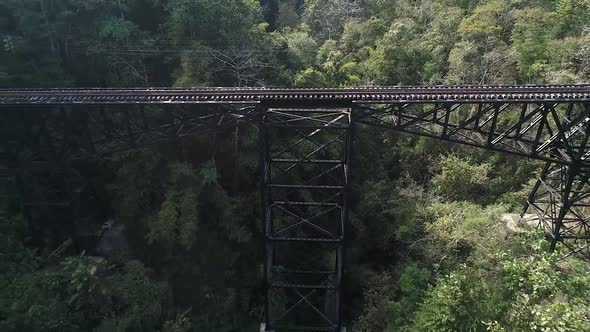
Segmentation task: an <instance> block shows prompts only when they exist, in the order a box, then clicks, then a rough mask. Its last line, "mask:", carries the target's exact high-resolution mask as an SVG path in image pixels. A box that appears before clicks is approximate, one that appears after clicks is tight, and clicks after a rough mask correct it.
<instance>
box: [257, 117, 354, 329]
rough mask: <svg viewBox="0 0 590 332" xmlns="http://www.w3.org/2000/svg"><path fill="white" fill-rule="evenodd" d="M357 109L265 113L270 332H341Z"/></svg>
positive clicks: (267, 318)
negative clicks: (293, 331)
mask: <svg viewBox="0 0 590 332" xmlns="http://www.w3.org/2000/svg"><path fill="white" fill-rule="evenodd" d="M351 116H352V114H351V108H350V107H348V108H328V109H326V108H322V109H317V108H275V107H272V106H270V107H264V108H261V119H260V122H259V144H260V148H261V154H260V163H261V172H262V174H261V175H262V185H261V188H262V190H261V208H262V213H261V219H262V220H261V221H262V229H263V234H264V251H265V262H264V288H265V293H266V300H265V301H266V302H265V309H264V311H265V321H264V328H265V329H266V331H275V330H279V331H280V330H281V329H299V330H314V331H340V330H341V327H342V307H341V292H342V275H343V271H344V237H345V230H346V227H347V224H348V190H349V182H350V180H349V178H350V177H349V175H350V171H349V166H350V154H351V149H352V139H353V136H352V133H353V130H352V121H351Z"/></svg>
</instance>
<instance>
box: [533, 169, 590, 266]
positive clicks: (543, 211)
mask: <svg viewBox="0 0 590 332" xmlns="http://www.w3.org/2000/svg"><path fill="white" fill-rule="evenodd" d="M589 176H590V164H588V163H585V162H582V161H580V162H576V163H573V164H570V165H560V164H557V163H552V162H548V163H547V164H546V165H545V167H544V168H543V171H542V172H541V175H540V176H539V179H538V180H537V182H536V183H535V186H534V187H533V191H532V192H531V194H530V195H529V198H528V201H527V204H526V206H525V210H524V213H526V212H527V211H528V210H532V211H531V212H533V213H535V214H537V216H538V220H539V227H540V228H541V229H543V230H544V231H545V232H546V233H547V234H548V236H549V237H550V240H551V245H550V250H551V251H554V250H555V249H556V247H557V245H558V244H559V243H561V244H562V245H564V246H565V247H566V248H567V253H565V256H566V257H567V256H570V255H573V254H584V255H587V254H589V253H590V184H589V183H588V180H589Z"/></svg>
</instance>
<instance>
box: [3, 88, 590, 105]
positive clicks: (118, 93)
mask: <svg viewBox="0 0 590 332" xmlns="http://www.w3.org/2000/svg"><path fill="white" fill-rule="evenodd" d="M496 100H501V101H510V100H514V101H540V100H543V101H590V84H570V85H506V86H500V85H490V86H477V85H467V86H399V87H363V88H350V89H279V88H120V89H117V88H105V89H102V88H61V89H0V105H37V104H62V105H63V104H175V103H177V104H191V103H194V104H198V103H210V102H214V103H246V104H247V103H260V102H277V101H278V102H281V101H285V102H286V101H300V102H325V101H335V102H353V103H358V102H361V103H362V102H374V103H380V102H383V103H391V102H400V101H412V102H439V101H456V102H473V101H496Z"/></svg>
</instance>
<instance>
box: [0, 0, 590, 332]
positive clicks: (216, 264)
mask: <svg viewBox="0 0 590 332" xmlns="http://www.w3.org/2000/svg"><path fill="white" fill-rule="evenodd" d="M0 38H1V39H2V44H1V45H0V87H58V86H59V87H61V86H71V87H78V86H84V87H86V86H92V87H120V86H181V87H183V86H186V87H189V86H235V87H238V86H239V87H246V86H267V87H354V86H368V85H375V86H380V85H398V84H401V85H414V84H421V85H425V84H463V83H469V84H516V83H518V84H524V83H567V82H589V81H590V1H589V0H557V1H549V0H547V1H539V0H487V1H469V0H261V1H258V0H0ZM0 117H1V115H0ZM0 121H1V123H0V130H1V132H0V137H4V136H2V135H4V134H7V133H11V134H13V133H17V135H18V133H19V130H21V129H22V128H24V127H23V126H27V125H30V123H32V122H33V119H28V118H14V119H13V118H8V117H2V118H0ZM27 121H29V122H27ZM9 144H10V142H8V141H7V140H4V139H3V140H2V141H1V142H0V145H2V147H1V148H0V153H3V152H4V151H8V150H10V148H9V147H8V146H9ZM17 150H18V147H17ZM354 150H355V160H354V161H353V169H354V170H355V171H354V173H353V174H354V175H353V179H352V182H353V189H352V193H351V197H352V198H351V200H352V206H351V209H352V211H351V216H350V218H351V230H352V231H351V233H350V239H349V241H348V250H347V251H348V255H347V259H348V264H349V268H348V271H347V277H346V290H345V303H346V307H345V313H346V315H345V316H346V318H347V320H348V322H347V325H348V326H352V327H353V328H354V331H367V332H369V331H370V332H372V331H416V332H418V331H420V332H421V331H449V332H450V331H495V332H499V331H572V332H573V331H590V267H589V266H588V265H587V263H586V262H585V261H584V260H583V259H580V258H579V257H578V258H577V257H570V258H568V259H567V260H562V261H558V258H559V257H560V255H561V254H562V252H559V251H558V252H557V253H555V254H549V253H547V247H548V242H547V241H546V240H545V238H544V237H545V236H544V234H542V233H539V232H537V231H535V230H534V229H533V227H530V226H526V225H519V226H518V228H516V229H515V228H514V227H507V225H506V224H507V222H506V220H505V218H503V217H505V216H506V214H507V213H520V212H521V210H522V207H523V206H524V204H525V201H526V195H527V194H528V192H529V191H530V188H531V186H532V183H533V182H532V181H533V180H534V179H535V177H536V175H537V173H538V172H539V170H540V167H541V166H542V164H541V163H540V162H537V161H532V160H528V159H522V158H518V157H515V156H511V155H505V154H500V153H494V152H490V151H485V150H479V149H476V148H472V147H467V146H459V145H454V144H451V143H446V142H442V141H437V140H432V139H428V138H424V137H417V136H410V135H407V134H402V133H397V132H392V131H387V130H384V129H378V128H376V127H364V126H360V125H359V128H358V130H357V133H356V138H355V143H354ZM27 153H28V152H27V151H26V150H24V149H21V150H20V151H17V154H18V158H19V159H26V157H27ZM257 162H258V152H257V141H256V131H255V129H254V128H250V127H245V128H244V129H240V130H222V131H220V132H218V133H216V134H206V135H195V136H191V137H187V138H185V139H183V140H181V141H177V142H169V143H164V144H160V145H154V146H150V147H145V148H141V149H136V150H131V151H125V152H122V153H118V154H115V155H113V156H110V157H109V158H108V159H105V160H91V161H88V162H87V163H85V164H83V166H81V167H78V168H77V172H79V173H80V174H81V177H83V178H84V179H86V181H87V182H88V188H92V190H89V191H88V192H84V193H83V196H84V197H85V198H84V203H85V204H86V205H84V208H83V210H84V211H82V212H84V213H85V218H84V220H79V221H76V222H77V230H76V231H75V232H72V231H70V230H69V229H70V228H69V227H71V225H70V224H69V223H68V222H66V220H67V218H68V217H67V216H62V215H50V216H48V215H43V214H40V215H37V216H35V218H37V219H39V218H40V216H41V217H43V218H45V219H43V222H40V223H39V224H37V225H31V224H29V223H27V217H30V216H26V215H25V214H26V209H24V208H23V206H24V204H23V202H22V200H21V199H20V198H19V195H18V193H19V190H18V188H22V187H28V188H39V187H40V186H43V185H47V184H42V183H37V182H35V181H33V180H30V179H26V178H25V181H24V182H25V183H16V182H15V181H5V182H2V183H1V186H2V187H1V189H2V191H3V192H2V194H1V195H0V331H163V332H181V331H182V332H184V331H220V332H223V331H226V332H229V331H252V330H256V329H257V328H258V324H259V323H260V322H261V320H262V303H263V299H262V292H261V284H260V282H261V274H262V272H261V271H262V267H261V266H262V260H263V259H262V252H261V251H262V250H261V235H260V222H259V220H260V219H259V205H260V204H259V189H258V173H257ZM105 222H106V224H107V225H108V227H106V228H105V226H104V224H105ZM101 232H102V233H101ZM89 234H90V235H92V234H94V235H96V234H101V235H100V236H99V237H100V238H101V239H106V240H108V243H106V244H105V243H104V241H103V242H100V241H96V242H97V243H95V240H96V239H95V238H96V237H97V236H94V235H93V236H89ZM106 240H105V241H106ZM101 243H102V245H101ZM105 246H106V247H105Z"/></svg>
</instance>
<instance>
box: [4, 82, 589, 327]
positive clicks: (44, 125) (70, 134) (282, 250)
mask: <svg viewBox="0 0 590 332" xmlns="http://www.w3.org/2000/svg"><path fill="white" fill-rule="evenodd" d="M8 114H11V115H12V118H11V119H12V120H14V119H18V118H19V116H24V115H25V114H26V115H27V116H28V119H34V121H33V124H32V125H30V126H29V127H30V128H26V130H27V135H24V136H26V137H28V138H27V139H25V140H24V141H20V142H17V145H18V146H26V147H27V148H28V149H29V150H30V151H31V152H32V153H33V156H32V157H31V159H32V160H34V161H35V162H37V163H38V162H47V161H52V162H53V163H57V164H60V165H67V164H68V162H67V159H68V158H70V159H72V158H86V157H101V156H106V155H109V154H111V153H114V152H116V151H120V150H125V149H129V148H136V147H141V146H145V145H147V144H153V143H157V142H162V141H171V140H175V139H178V138H181V137H186V136H188V135H191V134H194V133H199V132H203V131H205V130H219V129H222V128H230V127H236V126H240V125H243V124H251V125H255V126H256V127H257V129H258V134H259V150H260V162H259V164H260V175H261V186H260V188H261V228H262V232H263V236H264V248H265V257H266V258H265V261H264V288H265V292H266V303H265V318H264V321H265V324H266V329H267V330H271V329H279V330H280V329H281V328H288V329H292V328H299V329H303V330H319V331H338V330H340V328H341V327H342V321H343V320H342V309H341V300H340V298H341V290H342V279H343V272H344V263H345V258H344V253H345V250H344V245H345V238H346V236H345V234H346V230H347V224H348V210H349V204H348V191H349V186H350V174H351V172H353V170H351V167H350V161H351V158H353V153H352V151H353V149H352V146H353V133H354V128H355V125H356V124H363V125H370V126H377V127H382V128H388V129H392V130H397V131H401V132H407V133H412V134H417V135H423V136H428V137H432V138H436V139H441V140H446V141H450V142H457V143H460V144H467V145H471V146H475V147H480V148H484V149H488V150H493V151H500V152H507V153H511V154H514V155H519V156H523V157H526V158H532V159H538V160H542V161H545V162H546V164H545V167H544V168H543V169H542V171H541V174H540V176H539V178H538V180H537V182H536V184H535V185H534V187H533V190H532V192H531V193H530V195H529V197H528V200H527V202H526V206H525V210H524V211H525V212H526V211H532V212H534V213H536V215H537V216H538V221H539V226H540V228H542V229H543V230H544V231H545V232H546V233H547V235H548V237H549V239H550V241H551V246H550V248H551V250H555V249H556V248H557V247H556V246H557V245H558V244H561V245H562V246H561V248H562V250H561V252H563V253H564V254H565V255H571V254H579V255H580V254H581V255H583V256H585V257H588V256H589V254H590V183H589V178H590V159H589V158H590V147H589V145H588V142H589V139H590V84H572V85H524V86H523V85H515V86H433V87H426V86H415V87H366V88H355V89H274V88H191V89H185V88H113V89H111V88H109V89H98V88H97V89H70V88H66V89H0V117H1V116H5V115H8ZM0 125H5V126H6V130H3V132H9V131H10V130H9V129H10V128H9V127H10V126H11V122H9V121H4V123H0ZM11 139H12V138H11V137H6V138H4V141H11ZM1 153H2V150H0V154H1ZM5 159H6V160H9V159H11V158H5ZM14 159H15V158H14V157H13V158H12V159H11V160H14ZM7 164H8V163H7ZM19 167H21V169H25V168H26V167H23V166H19ZM5 168H6V167H5ZM2 173H3V172H2V167H1V165H0V175H1V174H2ZM54 174H55V172H54ZM64 174H68V172H67V171H64ZM69 174H71V173H69ZM70 177H71V176H70ZM72 182H74V184H72ZM75 182H76V181H71V179H66V180H64V183H65V184H64V185H61V186H62V187H64V188H65V189H63V190H62V191H63V192H65V193H70V194H64V195H63V196H64V200H67V201H68V202H70V203H68V204H73V203H71V202H76V198H75V197H72V196H75V195H73V194H71V193H72V192H76V190H75V189H72V188H73V187H76V183H75ZM23 195H24V194H23ZM54 196H55V195H54ZM74 210H75V209H74ZM72 215H73V214H72ZM72 218H74V217H72ZM302 253H305V254H304V255H302ZM303 326H305V327H303Z"/></svg>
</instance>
